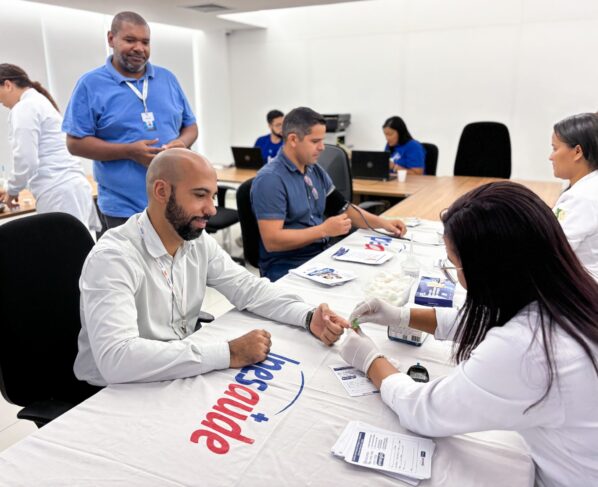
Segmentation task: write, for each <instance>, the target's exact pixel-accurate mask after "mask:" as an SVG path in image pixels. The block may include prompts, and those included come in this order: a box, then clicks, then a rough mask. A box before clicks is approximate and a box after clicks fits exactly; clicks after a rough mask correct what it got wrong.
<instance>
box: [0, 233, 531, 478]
mask: <svg viewBox="0 0 598 487" xmlns="http://www.w3.org/2000/svg"><path fill="white" fill-rule="evenodd" d="M410 231H411V232H415V233H413V235H414V240H415V241H416V243H415V244H414V247H415V250H414V253H415V255H416V257H417V259H418V261H419V262H420V265H421V271H422V274H424V273H425V275H432V276H433V275H439V274H438V273H439V272H440V271H439V269H437V268H436V267H435V266H436V264H435V263H436V262H437V260H438V258H439V257H443V256H444V255H445V253H444V248H443V247H442V245H424V244H421V245H420V244H418V243H417V242H418V241H419V237H418V238H415V235H416V234H418V232H419V235H425V234H426V233H427V234H428V237H429V236H432V239H436V240H437V242H440V240H439V239H438V238H439V232H440V231H441V227H440V223H438V222H424V224H422V225H421V226H419V227H416V228H413V229H410ZM373 238H374V239H376V238H379V236H377V235H374V234H371V232H367V231H364V230H359V231H357V232H355V233H353V234H352V235H350V236H349V237H347V238H346V239H344V240H343V241H342V242H341V243H339V244H337V245H336V246H334V247H332V248H330V249H328V250H327V251H325V252H324V253H323V254H321V255H319V256H318V257H316V258H315V259H314V261H317V262H321V263H324V264H326V265H334V266H336V267H338V268H342V269H345V270H351V271H353V272H355V273H356V274H357V278H356V279H355V280H352V281H350V282H348V283H345V284H343V285H339V286H334V287H328V286H323V285H320V284H318V283H315V282H312V281H310V280H307V279H304V278H301V277H299V276H296V275H291V274H289V275H287V276H285V277H284V278H283V279H282V280H280V281H279V282H278V283H277V284H276V286H277V287H278V288H279V289H281V290H284V291H285V292H290V293H293V294H297V295H300V296H301V297H302V298H303V299H304V300H306V301H307V302H310V303H312V304H314V305H317V304H318V303H320V302H324V301H325V302H327V303H328V304H329V305H330V306H331V307H332V308H333V309H334V310H336V311H337V312H338V313H340V314H341V315H343V316H345V317H347V316H348V315H349V314H350V312H351V310H352V309H353V307H354V305H355V304H356V303H357V302H358V301H359V300H361V299H363V297H364V295H365V291H364V289H365V287H366V286H367V284H368V283H369V282H371V280H372V279H374V278H376V277H377V276H378V275H379V274H380V273H382V272H386V273H392V272H397V271H399V270H400V264H401V262H402V261H403V260H404V259H405V258H406V255H407V254H406V245H405V242H404V241H400V240H391V241H389V242H387V244H388V245H387V249H388V251H389V252H391V253H392V254H393V257H392V258H391V260H389V261H388V262H386V263H384V264H382V265H381V266H368V265H362V264H355V263H346V262H343V263H338V262H337V261H334V260H332V254H333V253H334V252H335V251H336V249H337V248H338V246H339V245H345V246H354V247H356V248H361V247H362V246H363V245H364V243H366V242H370V241H371V240H372V239H373ZM463 293H464V291H463V290H462V289H460V290H459V291H458V293H457V298H456V300H457V301H459V300H461V301H462V300H463ZM412 294H413V293H412ZM410 299H411V300H412V299H413V296H411V297H410ZM363 327H364V330H365V331H366V333H367V334H368V335H369V336H371V337H372V339H373V340H375V341H376V342H377V344H378V345H379V346H380V348H381V350H382V351H383V353H385V354H386V355H387V356H389V357H394V358H396V359H398V360H399V362H400V366H401V368H402V369H403V370H405V369H406V368H407V367H409V366H410V365H412V364H414V363H416V362H420V363H421V364H422V365H424V366H425V367H426V368H427V369H428V371H429V373H430V375H431V378H432V379H434V378H436V377H439V376H442V375H446V374H448V373H450V371H451V369H452V367H453V365H452V364H451V362H450V344H448V343H444V342H440V341H436V340H435V339H434V338H433V337H432V336H428V337H427V339H426V341H425V342H424V343H423V345H422V346H421V347H414V346H411V345H407V344H402V343H398V342H391V341H390V340H388V338H387V337H386V329H385V328H383V327H381V326H379V325H374V324H364V325H363ZM255 328H263V329H266V330H268V331H269V332H270V333H271V334H272V349H271V351H270V354H269V357H268V359H267V360H266V361H264V362H263V363H262V364H257V365H255V366H250V367H247V368H245V369H243V370H238V369H225V370H219V371H213V372H210V373H208V374H205V375H202V376H197V377H189V378H185V379H178V380H173V381H164V382H155V383H146V384H119V385H112V386H109V387H107V388H105V389H103V390H101V391H100V392H99V393H97V394H96V395H94V396H93V397H91V398H89V399H88V400H86V401H84V402H83V403H81V404H80V405H78V406H77V407H75V408H74V409H72V410H70V411H68V412H67V413H65V414H64V415H62V416H61V417H59V418H57V419H56V420H54V421H53V422H51V423H50V424H48V425H47V426H44V428H42V429H40V430H38V431H36V432H34V433H33V434H31V435H30V436H28V437H27V438H25V439H23V440H22V441H20V442H19V443H17V444H15V445H13V446H12V447H10V448H8V449H7V450H5V451H4V452H2V453H1V454H0V485H11V486H18V485H23V486H29V485H35V486H46V485H47V486H67V485H68V486H70V485H127V486H137V485H138V486H197V485H206V486H218V487H220V486H250V487H251V486H263V485H265V484H271V485H285V486H305V485H314V486H324V487H326V486H338V485H351V486H364V487H365V486H371V485H380V486H397V485H407V484H405V483H403V482H401V481H398V480H395V479H393V478H390V477H387V476H385V475H382V474H380V473H377V472H374V471H372V470H369V469H366V468H361V467H357V466H354V465H351V464H349V463H347V462H345V461H343V460H342V459H341V458H338V457H335V456H333V455H332V454H331V452H330V449H331V447H332V445H333V444H334V443H335V441H336V440H337V438H338V437H339V435H340V434H341V432H342V431H343V429H344V427H345V426H346V424H347V423H348V422H349V421H351V420H358V421H363V422H366V423H368V424H371V425H373V426H377V427H382V428H385V429H388V430H391V431H395V432H400V433H406V434H411V433H409V432H408V431H406V430H405V429H404V428H402V427H401V425H400V423H399V421H398V418H397V416H396V415H395V414H394V413H393V412H392V411H391V410H390V409H389V408H388V407H387V406H385V405H384V404H383V402H382V401H381V399H380V395H379V394H372V395H365V396H361V397H350V396H349V395H348V394H347V393H346V392H345V390H344V388H343V386H342V384H341V381H340V380H338V378H337V377H335V375H334V374H333V372H332V370H331V366H334V365H339V364H342V363H343V361H342V359H341V357H340V355H339V353H338V349H339V346H338V345H334V346H332V347H326V346H324V345H323V344H322V343H321V342H319V341H318V340H316V339H315V338H314V337H313V336H311V335H310V334H309V333H308V332H306V331H305V330H303V329H302V328H299V327H295V326H289V325H284V324H280V323H276V322H273V321H271V320H268V319H264V318H261V317H258V316H256V315H253V314H251V313H249V312H246V311H239V310H233V311H231V312H229V313H226V314H225V315H223V316H221V317H219V318H218V319H216V320H215V321H214V322H213V323H211V324H209V325H204V327H203V328H202V329H201V330H200V331H198V332H197V333H200V334H201V335H202V336H203V337H205V340H206V341H222V340H230V339H232V338H235V337H237V336H240V335H242V334H244V333H247V332H248V331H250V330H252V329H255ZM231 400H232V401H233V402H231ZM434 441H435V443H436V450H435V453H434V456H433V459H432V476H431V478H430V479H428V480H423V481H421V483H420V485H421V486H422V487H429V486H459V487H469V486H471V487H478V486H480V485H484V486H498V487H500V486H505V487H507V486H508V487H512V486H518V487H519V486H530V487H531V486H532V485H533V483H534V465H533V462H532V460H531V458H530V456H529V453H528V452H527V451H526V449H525V446H524V445H523V443H522V440H521V439H520V437H519V436H518V435H516V434H515V433H511V432H483V433H475V434H468V435H459V436H453V437H447V438H435V439H434Z"/></svg>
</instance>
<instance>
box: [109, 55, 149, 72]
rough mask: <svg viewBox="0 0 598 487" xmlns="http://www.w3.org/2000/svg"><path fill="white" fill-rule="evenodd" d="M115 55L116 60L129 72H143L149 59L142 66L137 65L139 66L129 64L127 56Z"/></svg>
mask: <svg viewBox="0 0 598 487" xmlns="http://www.w3.org/2000/svg"><path fill="white" fill-rule="evenodd" d="M115 57H116V62H117V63H118V64H119V66H120V67H121V68H122V69H124V70H125V71H127V72H129V73H141V72H142V71H143V70H144V69H145V66H146V64H147V60H146V61H145V62H144V63H143V64H142V65H141V66H139V67H137V66H133V65H132V64H129V63H128V62H127V60H126V58H125V56H121V55H115Z"/></svg>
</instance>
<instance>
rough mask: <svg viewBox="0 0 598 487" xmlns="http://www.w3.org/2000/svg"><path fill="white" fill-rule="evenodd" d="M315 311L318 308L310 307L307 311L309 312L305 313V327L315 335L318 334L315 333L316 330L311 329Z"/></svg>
mask: <svg viewBox="0 0 598 487" xmlns="http://www.w3.org/2000/svg"><path fill="white" fill-rule="evenodd" d="M315 312H316V308H313V309H310V310H309V311H308V312H307V314H306V315H305V323H304V326H305V329H306V330H307V331H309V332H310V333H311V334H312V335H313V336H316V335H314V332H313V331H311V322H312V319H313V317H314V313H315ZM316 338H317V337H316Z"/></svg>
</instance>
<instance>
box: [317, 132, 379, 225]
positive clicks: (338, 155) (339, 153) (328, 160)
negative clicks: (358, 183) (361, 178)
mask: <svg viewBox="0 0 598 487" xmlns="http://www.w3.org/2000/svg"><path fill="white" fill-rule="evenodd" d="M318 165H319V166H320V167H321V168H322V169H324V170H325V171H326V172H327V173H328V175H329V176H330V179H332V182H333V183H334V187H335V188H336V189H337V190H338V191H339V192H340V193H341V194H342V195H343V197H344V198H345V200H347V201H349V202H353V176H352V174H351V163H350V162H349V157H348V156H347V153H346V152H345V151H344V150H343V149H341V148H340V147H338V146H336V145H331V144H325V149H324V151H323V152H322V153H321V154H320V157H319V158H318ZM358 206H359V207H360V208H361V209H363V210H367V211H371V212H374V213H376V214H380V213H382V212H383V211H384V210H386V209H387V208H388V204H387V202H385V201H364V202H362V203H360V204H359V205H358Z"/></svg>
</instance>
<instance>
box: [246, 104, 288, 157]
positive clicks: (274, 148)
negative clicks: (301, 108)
mask: <svg viewBox="0 0 598 487" xmlns="http://www.w3.org/2000/svg"><path fill="white" fill-rule="evenodd" d="M266 119H267V120H268V128H269V129H270V133H269V134H267V135H263V136H262V137H259V138H258V139H257V140H256V141H255V144H254V145H253V146H254V147H259V148H260V150H261V151H262V158H263V159H264V163H268V162H270V160H271V159H273V158H274V157H275V156H276V154H278V151H279V150H280V148H281V147H282V121H283V120H284V113H282V112H281V111H280V110H270V111H269V112H268V115H266Z"/></svg>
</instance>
